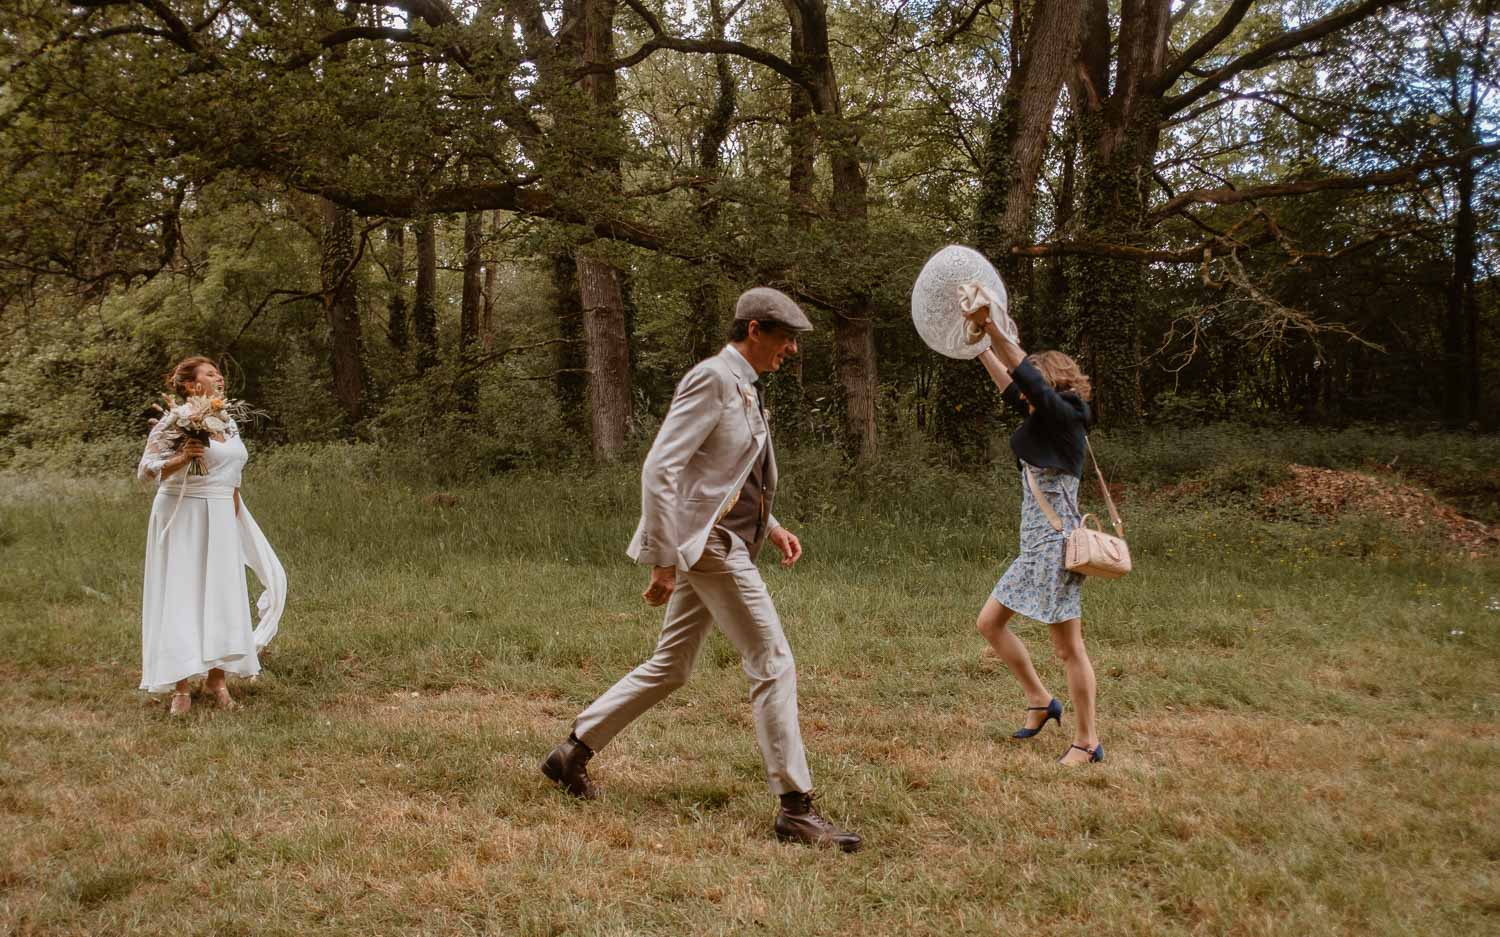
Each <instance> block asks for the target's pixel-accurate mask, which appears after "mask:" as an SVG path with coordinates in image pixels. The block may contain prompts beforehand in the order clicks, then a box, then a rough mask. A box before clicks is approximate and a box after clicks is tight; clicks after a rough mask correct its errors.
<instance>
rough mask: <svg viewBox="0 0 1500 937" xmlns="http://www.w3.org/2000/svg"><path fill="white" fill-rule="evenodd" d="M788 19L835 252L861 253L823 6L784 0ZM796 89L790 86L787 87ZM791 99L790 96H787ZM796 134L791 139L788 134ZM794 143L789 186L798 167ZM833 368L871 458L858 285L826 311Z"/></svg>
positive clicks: (870, 314)
mask: <svg viewBox="0 0 1500 937" xmlns="http://www.w3.org/2000/svg"><path fill="white" fill-rule="evenodd" d="M783 2H784V3H785V4H786V7H787V12H788V14H789V16H790V18H791V21H792V39H793V45H792V63H793V64H794V65H798V66H800V67H801V68H802V69H803V70H804V72H805V73H806V74H807V75H808V76H809V77H810V78H811V79H812V84H813V94H812V99H811V102H810V103H811V104H812V108H813V110H814V111H815V112H816V113H817V114H818V116H819V117H820V118H821V119H822V122H823V126H824V128H825V131H824V142H825V145H826V148H827V151H828V155H829V165H830V167H831V168H832V171H833V200H832V205H831V206H830V208H831V209H832V212H831V214H832V215H833V218H834V222H835V231H836V232H837V236H838V237H839V238H840V240H841V242H842V243H841V244H840V245H839V246H840V249H841V252H842V253H844V254H845V255H846V256H848V257H850V258H857V257H860V256H862V255H863V254H864V253H865V249H864V244H865V243H866V240H867V231H866V221H867V219H868V216H869V204H868V201H867V194H868V187H869V183H868V180H866V179H865V174H864V169H863V167H861V165H860V156H861V154H860V151H859V134H858V130H857V129H856V128H855V127H854V126H853V125H852V124H850V123H849V122H848V121H847V120H845V119H844V114H843V105H842V103H841V102H840V99H839V86H838V77H837V76H836V75H835V73H834V69H833V58H832V56H831V55H830V51H829V36H828V11H827V7H826V4H825V3H824V0H783ZM794 95H795V91H794ZM793 103H794V106H795V96H794V99H793ZM794 139H795V138H794ZM800 155H801V154H799V153H798V152H797V151H796V150H795V149H794V152H793V159H792V173H793V179H792V185H793V191H794V192H795V191H797V189H796V186H797V185H798V182H799V179H798V178H797V174H798V173H799V172H800V171H801V170H802V169H803V168H804V167H805V164H803V163H802V162H801V161H800V159H799V156H800ZM833 312H834V319H833V350H834V356H833V368H834V377H835V379H836V381H837V383H838V386H839V391H840V396H841V398H842V400H841V403H842V404H843V415H844V436H845V439H846V442H847V445H848V446H849V448H850V450H851V451H852V453H853V455H854V456H855V457H856V458H859V459H866V458H870V457H873V456H874V455H875V454H876V453H877V451H878V438H879V437H878V430H877V426H876V419H875V417H876V404H877V400H876V393H877V389H878V388H879V384H880V375H879V371H878V368H877V366H876V356H875V322H874V315H875V310H874V306H873V304H872V302H871V301H870V296H869V294H868V291H867V290H866V289H865V287H864V286H863V285H862V284H854V285H852V286H849V285H846V286H845V287H844V288H843V289H842V290H840V295H839V296H838V299H837V304H836V308H835V309H834V310H833Z"/></svg>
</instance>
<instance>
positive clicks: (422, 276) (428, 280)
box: [411, 216, 438, 372]
mask: <svg viewBox="0 0 1500 937" xmlns="http://www.w3.org/2000/svg"><path fill="white" fill-rule="evenodd" d="M415 228H416V234H417V295H416V300H415V302H413V304H412V310H411V326H412V334H413V336H414V337H415V338H416V340H417V354H416V364H417V370H418V371H420V372H426V371H427V370H428V369H430V368H432V367H433V366H434V365H436V364H437V360H438V328H437V229H436V224H435V222H434V221H433V219H432V218H431V217H430V216H428V217H424V218H421V219H419V220H418V221H417V223H416V225H415Z"/></svg>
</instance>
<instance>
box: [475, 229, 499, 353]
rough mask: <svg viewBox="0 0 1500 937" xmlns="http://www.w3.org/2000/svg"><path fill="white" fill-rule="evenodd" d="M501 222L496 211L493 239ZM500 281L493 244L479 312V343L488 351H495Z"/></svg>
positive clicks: (496, 253)
mask: <svg viewBox="0 0 1500 937" xmlns="http://www.w3.org/2000/svg"><path fill="white" fill-rule="evenodd" d="M501 223H502V222H501V218H500V212H499V211H496V212H494V213H493V215H492V218H491V220H490V234H491V238H492V239H494V238H496V237H498V235H499V232H500V225H501ZM497 243H498V242H497ZM499 281H500V257H499V247H498V246H496V244H491V246H490V251H489V255H488V256H487V257H486V258H485V261H484V286H483V287H482V291H483V294H484V302H483V303H482V304H481V305H480V312H479V344H480V346H481V347H482V348H483V349H484V350H485V351H486V352H489V351H493V350H494V347H495V287H496V285H497V284H498V283H499Z"/></svg>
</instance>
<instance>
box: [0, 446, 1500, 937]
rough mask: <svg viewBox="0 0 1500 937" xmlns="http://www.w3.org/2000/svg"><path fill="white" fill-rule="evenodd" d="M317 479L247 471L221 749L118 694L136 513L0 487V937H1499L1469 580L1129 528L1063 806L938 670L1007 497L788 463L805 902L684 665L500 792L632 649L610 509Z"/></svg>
mask: <svg viewBox="0 0 1500 937" xmlns="http://www.w3.org/2000/svg"><path fill="white" fill-rule="evenodd" d="M343 459H344V456H343V455H342V454H341V453H340V451H338V450H333V449H328V450H324V451H322V453H321V454H319V453H318V452H315V451H302V452H290V453H288V454H284V455H281V456H278V455H275V454H273V455H271V456H270V457H268V458H261V459H258V460H257V462H256V463H255V464H254V465H253V466H252V468H251V471H250V474H249V476H248V478H247V481H246V489H245V494H246V501H247V503H248V504H249V506H250V508H251V509H252V510H253V511H254V512H255V514H256V517H257V519H258V520H259V521H260V523H261V526H262V527H263V528H264V529H265V531H266V533H267V535H268V536H269V537H270V539H271V541H272V542H273V544H275V546H276V548H277V550H278V552H279V554H280V556H281V558H282V560H283V562H284V563H285V564H286V566H287V569H288V572H289V575H290V579H291V601H290V603H289V606H288V612H287V617H286V619H285V620H284V623H283V626H282V632H281V635H280V636H279V637H278V638H277V640H276V642H275V644H274V645H273V647H272V649H271V653H270V655H269V657H268V660H267V672H266V674H265V675H264V676H263V677H262V678H261V679H259V680H257V681H255V682H253V683H245V684H236V685H234V689H235V690H236V692H237V693H238V695H239V696H240V697H241V699H242V700H243V701H244V703H245V709H244V710H243V711H241V712H239V713H234V714H219V713H215V712H211V711H209V710H207V709H206V707H204V706H202V705H201V703H200V705H199V706H198V708H196V709H195V711H194V712H193V714H192V715H191V716H190V717H189V718H188V719H187V720H185V721H183V722H181V723H174V722H171V721H169V720H168V719H167V718H166V717H165V715H164V714H163V711H162V707H161V705H160V703H158V702H151V701H148V700H147V699H146V698H145V697H143V696H141V695H140V694H138V693H137V692H136V691H135V690H134V689H133V687H134V686H135V685H136V683H137V681H138V679H139V669H138V667H139V653H140V631H139V601H140V581H139V578H140V570H141V562H142V553H143V550H144V537H145V520H146V514H147V511H148V496H147V495H146V494H145V493H143V492H141V491H139V490H138V489H135V488H133V487H132V486H130V485H128V484H126V483H124V482H121V483H118V484H116V483H113V482H97V481H96V482H69V481H47V480H43V479H38V478H34V477H24V476H16V475H11V476H7V477H5V478H3V479H0V490H3V492H4V494H3V497H0V648H3V649H4V650H3V651H0V933H6V934H9V933H16V934H31V933H37V934H42V933H47V934H51V933H80V934H82V933H88V934H101V933H127V932H128V933H132V934H167V935H179V934H198V933H204V934H237V933H245V934H250V933H254V934H258V935H259V934H345V933H368V934H464V933H494V934H507V935H511V934H521V935H529V934H600V935H604V934H674V935H675V934H719V933H747V934H748V933H756V934H759V933H768V934H846V933H851V932H854V933H861V934H864V935H887V934H893V935H901V937H910V935H920V934H944V935H950V934H955V933H970V932H973V933H991V932H996V933H1038V934H1075V933H1076V934H1085V933H1087V934H1091V935H1101V934H1153V935H1155V934H1212V935H1219V934H1299V935H1300V934H1393V935H1394V934H1403V935H1404V934H1445V935H1446V934H1489V933H1493V932H1494V931H1495V930H1496V929H1497V927H1500V897H1497V896H1500V887H1497V872H1500V822H1497V819H1500V811H1497V806H1500V796H1497V792H1496V790H1497V789H1496V784H1495V777H1496V771H1497V768H1500V744H1497V742H1500V730H1497V715H1500V667H1497V658H1500V610H1496V608H1495V607H1496V606H1500V564H1497V562H1496V561H1495V560H1493V559H1483V560H1472V559H1459V558H1456V557H1452V556H1450V555H1448V554H1447V553H1446V552H1445V550H1444V548H1443V547H1442V545H1441V543H1440V542H1439V541H1438V540H1436V539H1423V538H1420V537H1417V538H1414V537H1413V536H1412V535H1410V534H1406V533H1401V532H1397V531H1393V530H1390V529H1388V528H1386V527H1384V526H1382V525H1381V524H1379V523H1378V522H1376V521H1373V520H1370V519H1367V518H1360V517H1351V518H1348V519H1346V520H1345V521H1344V522H1342V523H1341V524H1339V525H1336V526H1332V527H1304V526H1297V525H1293V524H1285V523H1283V524H1272V523H1267V522H1265V521H1261V520H1258V519H1256V517H1255V516H1254V515H1253V514H1252V513H1250V512H1249V511H1247V510H1245V509H1244V508H1243V507H1239V506H1234V504H1230V505H1229V506H1217V507H1216V506H1213V504H1212V499H1206V500H1200V501H1196V502H1187V501H1183V500H1181V499H1180V498H1178V497H1175V496H1171V495H1162V496H1160V497H1158V496H1155V495H1153V493H1152V490H1151V486H1149V485H1146V484H1138V485H1135V486H1134V487H1132V488H1131V490H1130V491H1129V492H1128V497H1127V506H1126V513H1127V518H1128V519H1129V520H1130V522H1131V544H1132V549H1133V551H1134V553H1135V557H1136V563H1137V571H1136V572H1135V573H1133V574H1132V575H1131V576H1129V577H1127V578H1125V579H1123V580H1120V581H1118V582H1110V583H1091V584H1090V585H1089V586H1088V587H1087V588H1086V591H1085V596H1084V609H1085V633H1086V635H1087V637H1088V641H1089V647H1090V651H1091V653H1092V655H1093V658H1094V661H1095V666H1096V668H1097V669H1098V673H1099V682H1100V691H1099V695H1100V718H1101V728H1102V737H1103V739H1104V741H1105V744H1106V747H1107V749H1108V751H1109V760H1108V762H1106V763H1105V764H1104V765H1101V766H1097V767H1094V768H1091V769H1088V770H1081V771H1063V770H1061V769H1059V768H1058V767H1057V766H1056V765H1054V763H1053V759H1054V758H1055V757H1056V756H1057V755H1058V754H1060V753H1061V750H1062V748H1063V747H1065V745H1066V741H1067V740H1066V737H1065V736H1064V735H1063V734H1059V733H1058V732H1057V731H1056V730H1055V728H1049V730H1048V731H1047V732H1046V733H1044V734H1043V736H1042V737H1041V739H1040V740H1038V741H1037V742H1034V743H1029V744H1021V743H1015V742H1011V741H1009V740H1008V739H1007V738H1006V735H1007V734H1008V732H1009V730H1010V729H1011V728H1012V727H1013V725H1014V723H1015V722H1016V721H1017V720H1018V719H1019V717H1020V715H1021V707H1022V705H1023V703H1022V702H1021V699H1020V696H1019V694H1018V692H1017V690H1016V688H1015V686H1014V684H1013V683H1012V682H1011V680H1010V678H1009V677H1008V675H1007V674H1006V673H1005V672H1004V668H1003V667H1001V666H1000V665H999V664H998V662H996V661H995V660H993V659H992V658H990V657H988V656H987V655H985V654H984V653H982V650H983V643H982V641H981V640H980V639H979V637H978V636H977V635H976V634H975V633H974V630H973V616H974V613H975V611H977V608H978V606H979V604H980V602H981V601H982V600H983V598H984V596H985V595H986V594H987V592H988V590H989V588H990V587H991V586H992V585H993V583H994V580H995V579H996V578H997V577H998V575H999V573H1000V571H1001V570H1002V569H1003V568H1004V565H1005V563H1006V562H1007V561H1008V559H1009V558H1010V556H1011V555H1013V553H1014V550H1015V528H1014V523H1015V521H1014V517H1015V514H1016V508H1017V496H1018V491H1017V490H1016V485H1015V482H1014V478H1013V477H1012V473H1011V472H1010V471H1009V470H1007V469H1002V470H997V471H996V472H994V473H991V474H984V473H980V474H973V473H971V474H964V475H960V474H949V473H942V472H937V471H934V470H928V469H919V468H907V469H894V468H889V467H887V468H886V469H883V470H882V471H884V472H886V473H887V474H886V475H879V474H877V475H874V476H867V477H863V478H851V477H849V476H844V475H838V474H836V473H832V472H829V471H828V470H827V468H828V467H827V466H826V465H824V464H820V463H817V462H816V460H811V461H809V462H808V463H806V464H800V465H799V464H797V463H796V462H795V461H794V463H793V464H792V465H791V466H789V467H788V469H787V472H786V474H787V481H786V483H785V497H784V499H783V502H782V503H781V505H779V509H778V512H777V513H778V515H779V516H780V517H781V518H782V520H783V521H784V522H785V523H787V524H788V525H789V526H791V527H793V528H794V529H795V530H797V532H798V533H799V534H800V535H801V536H802V538H803V541H804V544H805V546H806V548H807V556H806V558H805V559H804V561H803V562H802V563H801V564H799V566H798V568H797V569H795V570H793V571H789V572H788V571H782V570H780V569H778V568H775V567H774V566H773V565H771V564H766V565H765V574H766V577H767V579H768V581H769V582H770V586H771V589H772V592H773V594H774V596H775V597H776V600H777V604H778V606H779V608H780V610H781V613H782V616H783V619H784V621H785V625H786V629H787V632H788V635H789V637H790V639H791V642H792V646H793V649H794V651H795V653H796V656H797V660H798V664H799V678H800V687H801V705H802V719H803V728H804V733H805V736H806V738H807V742H808V746H809V750H810V755H811V760H812V767H813V772H814V775H815V777H816V779H817V782H818V788H819V794H820V802H821V803H822V804H823V806H824V807H825V808H826V811H827V812H828V813H829V814H830V815H832V816H834V817H835V818H837V819H839V820H843V821H846V822H847V823H848V824H849V825H850V826H852V827H854V828H856V829H858V830H859V831H860V832H861V833H863V834H864V835H865V837H866V839H867V842H868V848H867V850H866V851H865V852H862V853H860V854H857V855H854V856H843V855H838V854H833V853H827V852H818V851H812V850H807V849H800V848H797V847H793V846H784V845H780V844H778V843H777V842H776V841H775V840H774V838H773V837H772V836H771V834H770V820H771V815H772V812H773V806H774V804H773V801H772V799H771V798H770V797H769V795H768V794H767V792H766V789H765V786H764V782H763V780H762V777H761V769H760V761H759V758H758V756H757V754H756V751H755V748H754V738H753V733H752V729H751V725H750V713H749V707H748V704H747V702H746V687H745V682H744V677H743V675H742V673H741V672H740V669H739V666H738V661H737V659H736V656H735V654H734V652H733V651H732V649H731V648H730V647H729V646H728V644H727V643H726V642H725V641H724V640H723V639H722V638H721V637H718V636H715V637H714V638H713V639H712V640H711V643H710V644H709V646H708V647H707V649H706V651H705V653H704V655H703V658H702V659H701V661H700V664H699V668H698V671H697V673H696V674H695V676H694V679H693V681H692V682H691V683H690V684H689V685H688V686H687V687H686V688H684V689H683V690H682V691H680V692H679V693H677V694H676V695H674V696H673V697H672V698H671V699H669V700H668V701H667V702H666V703H664V704H662V705H661V706H660V707H658V709H657V710H655V711H653V712H652V713H650V714H648V715H647V716H646V717H645V718H643V719H642V720H641V721H640V722H638V723H637V724H636V725H634V726H633V727H631V729H630V730H628V731H627V732H626V733H624V734H623V735H622V736H621V737H620V738H619V739H618V740H617V741H616V743H615V744H614V745H612V746H611V747H610V748H608V749H607V750H606V751H605V752H604V753H602V754H601V755H600V757H599V758H598V759H596V760H595V762H594V765H593V769H594V771H593V773H594V775H595V777H596V780H598V781H599V782H600V783H601V784H602V785H603V786H604V787H605V788H606V791H607V795H606V798H605V799H604V800H603V801H601V802H599V803H594V804H578V803H575V802H572V801H570V800H569V799H568V798H566V797H565V796H563V795H561V794H559V793H558V792H556V791H554V790H552V789H550V788H549V787H548V786H547V785H546V784H544V783H543V781H542V779H541V777H540V775H539V774H538V773H537V770H536V766H537V763H538V762H539V761H540V759H541V757H542V756H543V755H544V754H545V753H546V752H547V750H548V749H549V748H550V747H551V746H552V745H553V744H554V743H555V742H556V741H557V740H558V739H559V738H561V737H562V736H563V735H564V734H566V731H567V728H568V725H569V722H570V720H571V718H572V716H573V715H575V714H576V712H577V711H578V710H579V709H580V708H581V707H582V706H584V705H585V704H587V703H588V702H589V701H590V700H591V699H592V698H593V697H594V696H596V695H597V694H598V693H600V692H602V691H603V690H604V689H605V688H606V687H607V686H609V684H610V683H611V682H612V681H613V680H614V679H615V678H617V677H618V676H620V675H621V674H623V673H624V672H625V671H626V670H628V669H629V668H630V667H632V666H633V665H635V664H636V663H638V662H639V661H640V660H641V659H642V658H643V657H644V656H645V655H646V654H647V653H649V650H650V648H651V645H652V643H653V641H654V639H655V637H656V632H657V627H658V624H659V613H658V612H657V611H654V610H651V609H648V608H646V607H645V606H644V605H643V604H642V602H641V601H640V598H639V593H640V591H641V589H642V588H643V587H644V585H645V578H646V577H645V574H644V571H643V570H640V569H638V568H636V567H634V566H632V565H631V564H630V563H629V561H628V560H626V559H625V557H624V556H623V549H624V546H625V543H626V541H627V540H628V538H629V534H630V531H631V529H632V526H633V524H634V520H635V518H634V509H635V503H636V478H635V475H634V474H633V470H632V469H631V468H630V467H628V466H627V467H624V468H621V469H619V470H615V471H610V472H605V473H600V474H595V475H592V476H573V477H564V478H555V477H547V476H542V475H531V476H512V477H507V478H500V479H494V480H489V481H475V482H469V483H464V484H461V485H459V486H457V487H452V488H447V489H444V490H445V491H447V492H448V493H450V494H452V495H453V496H454V497H455V498H456V499H457V501H456V503H454V504H447V505H444V504H433V503H429V502H427V501H424V498H425V497H426V496H428V495H430V494H432V493H433V491H434V489H433V488H432V487H431V486H425V485H422V484H418V483H408V482H402V481H397V480H391V479H382V478H378V477H372V475H373V474H374V473H370V472H362V471H358V470H348V471H346V469H349V468H350V467H349V465H348V464H346V462H344V461H341V460H343ZM127 472H128V470H127ZM1191 474H1192V473H1191V472H1188V473H1187V475H1189V476H1191ZM1204 474H1205V477H1207V476H1208V475H1210V474H1211V473H1204ZM799 479H803V480H805V481H802V482H799ZM1174 480H1177V479H1174ZM1018 632H1019V633H1020V634H1021V635H1022V636H1023V637H1024V638H1026V639H1027V640H1028V641H1029V642H1030V643H1031V645H1032V649H1033V653H1034V654H1035V656H1036V657H1037V659H1038V663H1039V665H1040V667H1041V669H1042V672H1043V676H1044V678H1045V679H1046V680H1047V681H1048V683H1049V685H1050V686H1051V687H1052V688H1053V689H1054V691H1055V692H1057V693H1058V694H1059V695H1062V694H1063V693H1064V692H1065V686H1064V684H1063V681H1062V678H1061V674H1060V671H1059V669H1058V668H1057V667H1056V666H1055V663H1054V662H1053V661H1052V659H1051V657H1050V652H1049V649H1048V643H1047V640H1046V635H1045V630H1044V629H1043V628H1042V627H1040V626H1036V625H1032V624H1029V623H1024V622H1023V623H1020V624H1019V625H1018Z"/></svg>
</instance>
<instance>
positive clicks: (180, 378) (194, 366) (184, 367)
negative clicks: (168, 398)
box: [166, 355, 217, 397]
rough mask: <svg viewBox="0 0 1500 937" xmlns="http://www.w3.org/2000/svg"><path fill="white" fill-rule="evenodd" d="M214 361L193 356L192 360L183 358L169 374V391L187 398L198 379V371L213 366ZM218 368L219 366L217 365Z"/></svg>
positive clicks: (200, 356)
mask: <svg viewBox="0 0 1500 937" xmlns="http://www.w3.org/2000/svg"><path fill="white" fill-rule="evenodd" d="M213 363H214V359H212V358H205V357H203V356H202V355H193V356H192V357H191V358H183V359H182V360H181V361H179V362H177V366H176V367H175V368H173V369H172V370H171V371H169V372H168V373H167V378H166V382H167V390H169V391H171V392H172V393H173V394H174V395H176V396H178V397H186V396H188V394H189V393H190V391H189V390H188V388H189V387H191V386H192V384H193V382H194V381H196V380H197V379H198V369H199V368H201V367H203V366H204V365H205V364H213ZM215 367H217V365H215Z"/></svg>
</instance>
